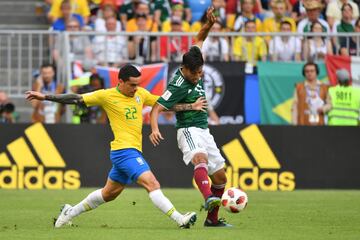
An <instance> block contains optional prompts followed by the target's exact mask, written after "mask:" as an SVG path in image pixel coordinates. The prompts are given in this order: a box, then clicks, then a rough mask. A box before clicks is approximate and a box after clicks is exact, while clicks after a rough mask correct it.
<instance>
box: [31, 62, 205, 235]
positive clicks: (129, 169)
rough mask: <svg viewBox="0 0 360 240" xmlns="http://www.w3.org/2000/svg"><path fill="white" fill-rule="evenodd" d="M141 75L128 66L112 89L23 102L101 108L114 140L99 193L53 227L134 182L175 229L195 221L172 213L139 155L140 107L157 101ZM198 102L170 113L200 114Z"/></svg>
mask: <svg viewBox="0 0 360 240" xmlns="http://www.w3.org/2000/svg"><path fill="white" fill-rule="evenodd" d="M140 77H141V72H140V71H139V69H138V68H137V67H135V66H133V65H131V64H127V65H125V66H123V67H122V68H121V69H120V71H119V84H118V85H117V87H115V88H110V89H105V90H104V89H102V90H98V91H95V92H91V93H86V94H82V95H79V94H46V95H45V94H42V93H40V92H35V91H28V92H26V95H27V96H26V98H27V99H28V100H29V101H31V100H39V101H44V100H47V101H52V102H58V103H62V104H80V105H86V106H88V107H89V106H101V107H102V108H103V109H104V110H105V112H106V114H107V116H108V118H109V121H110V126H111V130H112V132H113V133H114V140H113V141H112V142H111V152H110V159H111V161H112V165H113V167H112V169H111V170H110V172H109V175H108V179H107V182H106V184H105V186H104V187H103V188H102V189H98V190H95V191H93V192H92V193H90V194H89V195H88V196H87V197H86V198H85V199H83V200H82V201H81V202H79V203H78V204H76V205H75V206H71V205H69V204H65V206H64V207H63V209H62V210H61V213H60V215H59V217H58V218H57V220H56V222H55V227H56V228H59V227H62V226H65V225H68V224H69V223H70V222H71V220H72V219H73V218H75V217H76V216H78V215H80V214H81V213H83V212H86V211H90V210H93V209H95V208H97V207H98V206H100V205H102V204H104V203H106V202H110V201H112V200H114V199H115V198H116V197H117V196H118V195H120V194H121V192H122V191H123V190H124V189H125V187H126V186H127V185H128V184H130V183H132V182H136V183H138V184H139V185H141V186H142V187H144V188H145V189H146V191H147V192H148V193H149V198H150V199H151V201H152V203H153V204H154V205H155V206H156V207H157V208H159V209H160V210H161V211H162V212H163V213H164V214H166V215H167V216H169V217H170V218H171V219H172V220H174V221H175V222H176V223H177V224H178V225H179V227H181V228H189V227H190V225H193V224H194V223H195V221H196V213H195V212H189V213H186V214H181V213H179V212H178V211H176V209H175V207H174V206H173V204H172V203H171V202H170V200H169V199H168V198H167V197H166V196H165V195H164V194H163V193H162V191H161V189H160V184H159V182H158V181H157V179H156V177H155V176H154V174H153V173H152V171H151V170H150V167H149V165H148V164H147V162H146V160H145V158H144V157H143V155H142V125H143V119H142V114H141V113H142V109H143V105H147V106H153V105H154V104H155V102H156V100H157V99H158V98H159V97H158V96H156V95H153V94H151V93H149V92H148V91H147V90H146V89H144V88H141V87H139V83H140ZM202 107H203V103H202V101H201V100H199V101H197V102H196V103H192V104H177V105H175V106H174V107H173V108H172V110H175V111H183V110H185V109H189V108H191V109H194V110H200V109H202Z"/></svg>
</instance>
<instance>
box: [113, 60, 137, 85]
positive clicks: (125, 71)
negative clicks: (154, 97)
mask: <svg viewBox="0 0 360 240" xmlns="http://www.w3.org/2000/svg"><path fill="white" fill-rule="evenodd" d="M140 76H141V72H140V71H139V69H138V68H137V67H135V66H134V65H132V64H126V65H124V66H122V67H121V68H120V70H119V75H118V79H121V80H123V81H124V82H126V81H128V80H129V79H130V78H131V77H140Z"/></svg>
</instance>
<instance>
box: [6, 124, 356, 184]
mask: <svg viewBox="0 0 360 240" xmlns="http://www.w3.org/2000/svg"><path fill="white" fill-rule="evenodd" d="M160 130H161V132H162V133H163V136H164V137H165V140H164V141H162V143H161V144H160V146H158V147H156V148H154V147H153V146H152V145H151V143H150V141H149V140H148V137H147V136H148V135H149V133H150V128H149V126H145V127H144V131H143V136H144V139H143V152H144V156H145V158H146V159H147V161H148V162H149V164H150V166H151V168H152V170H153V171H154V173H155V175H156V176H157V178H158V180H159V181H160V183H161V185H162V186H163V187H176V188H180V187H181V188H190V187H192V186H193V184H192V180H191V179H192V167H191V166H185V164H184V163H183V161H182V154H181V152H180V150H178V147H177V143H176V130H175V128H174V127H173V126H162V127H161V128H160ZM210 130H211V132H212V134H213V135H214V137H215V140H216V142H217V145H218V147H219V148H220V150H221V152H222V155H223V156H224V157H225V159H226V174H227V177H228V186H227V187H230V186H235V187H240V188H242V189H244V190H247V191H248V190H264V191H292V190H295V189H329V188H331V189H359V188H360V175H359V174H358V169H360V162H359V161H358V160H359V159H360V152H359V151H358V146H357V145H358V136H359V134H360V129H359V128H357V127H293V126H257V125H227V126H217V127H211V128H210ZM112 138H113V136H112V134H111V131H110V129H109V127H108V125H45V126H44V125H41V124H33V125H25V124H18V125H0V188H1V189H78V188H79V187H100V186H103V184H104V183H105V180H106V178H107V173H108V171H109V169H110V168H111V163H110V160H109V142H110V141H111V140H112Z"/></svg>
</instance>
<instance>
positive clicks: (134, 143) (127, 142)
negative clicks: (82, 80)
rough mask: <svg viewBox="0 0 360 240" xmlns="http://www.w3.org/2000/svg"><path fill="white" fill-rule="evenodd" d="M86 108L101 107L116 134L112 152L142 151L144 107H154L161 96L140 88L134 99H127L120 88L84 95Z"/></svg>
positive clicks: (112, 143)
mask: <svg viewBox="0 0 360 240" xmlns="http://www.w3.org/2000/svg"><path fill="white" fill-rule="evenodd" d="M82 97H83V99H84V102H85V104H86V106H88V107H90V106H101V107H102V108H103V109H104V111H105V112H106V114H107V116H108V118H109V121H110V127H111V130H112V132H113V134H114V140H113V141H112V142H111V150H119V149H125V148H135V149H137V150H139V151H140V152H141V151H142V125H143V116H142V109H143V105H146V106H153V105H154V104H155V103H156V101H157V100H158V98H159V96H156V95H153V94H151V93H150V92H148V91H147V90H146V89H144V88H141V87H138V90H137V91H136V93H135V95H134V97H127V96H125V95H124V94H122V93H121V92H120V90H119V89H118V87H116V88H110V89H102V90H98V91H95V92H91V93H86V94H83V95H82Z"/></svg>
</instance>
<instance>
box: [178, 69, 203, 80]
mask: <svg viewBox="0 0 360 240" xmlns="http://www.w3.org/2000/svg"><path fill="white" fill-rule="evenodd" d="M183 70H184V71H183V74H184V77H185V78H186V79H187V80H189V81H190V82H192V83H193V84H197V83H198V82H199V80H200V78H201V77H202V76H203V74H204V72H203V67H199V68H198V69H196V70H195V71H191V70H190V69H187V68H184V69H183Z"/></svg>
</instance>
